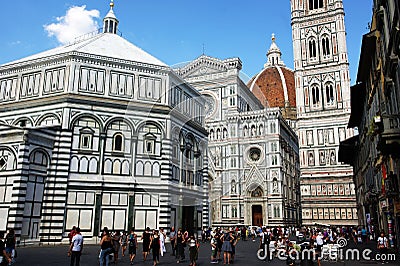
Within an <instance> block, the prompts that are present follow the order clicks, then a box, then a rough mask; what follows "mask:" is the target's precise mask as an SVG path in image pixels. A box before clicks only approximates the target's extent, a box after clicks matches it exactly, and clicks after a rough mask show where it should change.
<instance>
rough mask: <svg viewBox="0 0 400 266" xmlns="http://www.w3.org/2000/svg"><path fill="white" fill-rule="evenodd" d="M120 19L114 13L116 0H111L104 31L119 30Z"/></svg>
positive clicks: (115, 31) (104, 21) (113, 31)
mask: <svg viewBox="0 0 400 266" xmlns="http://www.w3.org/2000/svg"><path fill="white" fill-rule="evenodd" d="M118 22H119V21H118V19H117V17H116V16H115V14H114V0H111V2H110V11H108V13H107V15H106V16H105V17H104V19H103V33H113V34H116V33H117V32H118Z"/></svg>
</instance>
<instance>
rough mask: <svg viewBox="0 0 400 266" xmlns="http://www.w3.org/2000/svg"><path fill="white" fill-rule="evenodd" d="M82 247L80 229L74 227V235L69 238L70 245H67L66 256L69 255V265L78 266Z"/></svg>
mask: <svg viewBox="0 0 400 266" xmlns="http://www.w3.org/2000/svg"><path fill="white" fill-rule="evenodd" d="M82 249H83V236H82V235H81V229H80V228H79V227H77V228H76V235H74V237H73V238H72V240H71V245H70V246H69V251H68V256H70V257H71V266H74V265H75V262H76V266H79V262H80V260H81V254H82Z"/></svg>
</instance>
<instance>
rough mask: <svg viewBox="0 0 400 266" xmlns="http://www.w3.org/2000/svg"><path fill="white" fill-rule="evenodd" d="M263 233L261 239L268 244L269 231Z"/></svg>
mask: <svg viewBox="0 0 400 266" xmlns="http://www.w3.org/2000/svg"><path fill="white" fill-rule="evenodd" d="M263 235H264V240H263V242H264V244H269V242H270V238H269V233H264V234H263Z"/></svg>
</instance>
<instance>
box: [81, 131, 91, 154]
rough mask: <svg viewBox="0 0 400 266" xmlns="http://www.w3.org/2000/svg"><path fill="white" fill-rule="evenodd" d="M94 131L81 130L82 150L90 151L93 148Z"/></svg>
mask: <svg viewBox="0 0 400 266" xmlns="http://www.w3.org/2000/svg"><path fill="white" fill-rule="evenodd" d="M93 135H94V131H93V130H92V129H90V128H83V129H81V130H80V148H81V149H86V150H90V149H92V146H93Z"/></svg>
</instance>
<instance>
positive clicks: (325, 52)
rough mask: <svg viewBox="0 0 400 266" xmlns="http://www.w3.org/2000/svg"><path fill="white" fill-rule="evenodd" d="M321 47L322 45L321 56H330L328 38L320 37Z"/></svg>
mask: <svg viewBox="0 0 400 266" xmlns="http://www.w3.org/2000/svg"><path fill="white" fill-rule="evenodd" d="M321 45H322V55H323V57H327V56H329V55H330V54H331V47H330V42H329V37H328V36H324V37H322V40H321Z"/></svg>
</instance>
